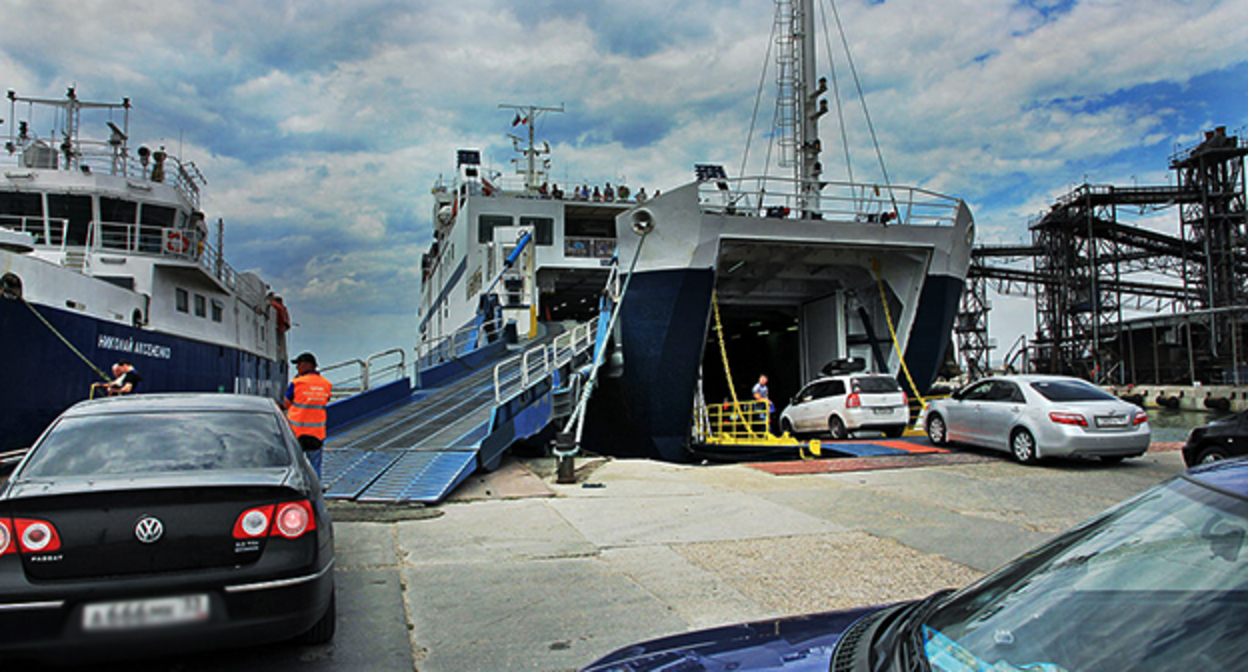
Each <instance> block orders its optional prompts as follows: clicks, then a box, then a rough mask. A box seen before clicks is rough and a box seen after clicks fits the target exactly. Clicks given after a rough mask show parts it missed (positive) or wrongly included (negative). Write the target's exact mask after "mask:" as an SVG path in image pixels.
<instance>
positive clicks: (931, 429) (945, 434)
mask: <svg viewBox="0 0 1248 672" xmlns="http://www.w3.org/2000/svg"><path fill="white" fill-rule="evenodd" d="M927 440H928V441H931V442H932V445H933V446H943V445H945V444H947V443H949V429H948V427H946V426H945V419H944V418H943V417H941V416H940V414H939V413H933V414H931V415H930V416H928V418H927Z"/></svg>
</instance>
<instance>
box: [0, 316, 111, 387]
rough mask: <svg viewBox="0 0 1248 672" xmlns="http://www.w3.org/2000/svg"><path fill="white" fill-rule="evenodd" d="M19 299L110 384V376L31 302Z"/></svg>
mask: <svg viewBox="0 0 1248 672" xmlns="http://www.w3.org/2000/svg"><path fill="white" fill-rule="evenodd" d="M18 298H19V299H21V302H22V303H24V304H26V307H27V308H29V309H30V312H31V313H34V315H35V317H37V318H39V321H40V322H42V323H43V326H45V327H47V328H48V329H49V330H50V331H51V332H52V333H53V334H55V335H56V337H57V338H59V339H60V340H61V342H62V343H64V344H65V347H67V348H69V349H70V351H71V352H73V353H74V354H75V355H78V359H81V360H82V361H83V362H84V363H85V364H86V365H87V366H89V367H91V370H92V371H95V372H96V373H97V374H99V376H100V379H101V380H103V381H105V382H109V381H111V380H112V378H110V377H109V376H108V374H106V373H104V372H103V371H101V370H100V367H98V366H96V365H95V363H94V362H92V361H91V360H89V359H87V357H86V355H83V354H82V353H81V352H79V351H78V348H75V347H74V344H73V343H70V342H69V339H68V338H65V336H64V335H63V334H61V332H59V331H57V329H56V327H54V326H52V323H51V322H49V321H48V320H47V318H45V317H44V316H43V315H40V314H39V311H37V310H35V307H34V306H32V305H31V304H30V302H29V301H27V300H26V297H24V296H19V297H18Z"/></svg>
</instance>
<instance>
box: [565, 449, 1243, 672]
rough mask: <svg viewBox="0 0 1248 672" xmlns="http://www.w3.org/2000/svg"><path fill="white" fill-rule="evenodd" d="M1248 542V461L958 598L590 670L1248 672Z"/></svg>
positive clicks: (1071, 534) (1175, 485)
mask: <svg viewBox="0 0 1248 672" xmlns="http://www.w3.org/2000/svg"><path fill="white" fill-rule="evenodd" d="M1246 541H1248V461H1245V460H1236V461H1233V462H1223V463H1220V464H1214V465H1208V466H1204V467H1201V468H1200V469H1196V470H1193V471H1191V472H1188V474H1186V475H1184V476H1180V477H1177V478H1174V479H1171V480H1169V481H1167V482H1165V483H1162V484H1161V485H1158V486H1156V487H1153V488H1151V489H1149V490H1147V491H1145V492H1143V493H1141V494H1139V495H1137V496H1136V497H1133V498H1132V499H1130V500H1128V501H1126V502H1124V503H1122V504H1119V505H1117V506H1115V507H1113V508H1111V509H1109V510H1108V511H1106V512H1104V513H1102V514H1101V515H1100V516H1098V517H1096V518H1093V519H1092V520H1090V521H1088V522H1086V523H1084V524H1082V525H1080V526H1078V527H1075V528H1074V529H1072V530H1070V531H1068V532H1066V533H1064V534H1062V535H1060V536H1058V537H1057V538H1056V539H1054V540H1052V541H1050V542H1049V543H1047V544H1045V545H1043V546H1041V547H1040V548H1038V549H1036V550H1034V551H1031V552H1029V553H1026V554H1024V555H1022V556H1021V557H1019V558H1017V559H1016V560H1014V561H1012V562H1010V563H1008V564H1006V565H1005V566H1004V567H1002V568H1000V569H998V570H997V571H995V572H993V573H992V574H990V575H988V576H986V577H984V578H983V579H981V580H979V581H977V582H976V583H974V584H972V585H970V586H968V587H966V588H963V589H962V590H960V591H957V592H948V591H944V592H939V593H936V594H934V595H932V596H930V597H928V598H926V599H923V600H918V601H915V602H905V603H901V604H893V605H886V606H877V607H867V608H863V609H856V610H853V611H842V612H828V613H824V614H815V615H811V616H801V617H794V618H787V619H779V620H773V621H764V622H759V623H751V624H746V625H737V626H727V627H722V628H716V629H712V630H703V631H700V632H694V633H689V634H683V635H676V636H673V637H668V638H665V639H658V640H652V641H648V642H641V643H639V644H635V645H632V646H628V647H625V648H623V649H620V650H618V651H616V652H614V653H611V654H608V655H607V656H606V657H604V658H602V659H601V660H599V661H597V662H595V663H593V664H591V665H590V666H589V667H588V668H586V670H587V671H588V672H642V671H646V670H650V671H656V672H657V671H658V670H738V671H739V672H746V671H747V670H784V671H785V672H798V671H801V672H827V671H829V670H831V671H832V672H859V671H862V672H865V671H868V670H870V671H871V672H902V671H906V672H909V671H921V670H930V671H933V672H1125V671H1127V670H1139V671H1145V670H1148V671H1152V670H1187V669H1191V670H1217V671H1229V670H1242V669H1244V661H1245V660H1248V547H1246V546H1245V542H1246ZM842 578H844V579H846V580H848V577H842Z"/></svg>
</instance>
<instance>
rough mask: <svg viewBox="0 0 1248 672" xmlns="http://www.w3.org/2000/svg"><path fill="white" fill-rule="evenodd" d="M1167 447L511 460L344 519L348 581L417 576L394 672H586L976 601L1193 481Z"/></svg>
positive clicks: (340, 530)
mask: <svg viewBox="0 0 1248 672" xmlns="http://www.w3.org/2000/svg"><path fill="white" fill-rule="evenodd" d="M1159 448H1161V447H1158V446H1155V450H1154V451H1152V452H1150V453H1148V454H1147V455H1145V456H1144V457H1142V458H1139V459H1135V460H1128V461H1127V462H1125V463H1123V464H1120V465H1112V466H1111V465H1101V464H1099V463H1095V462H1045V463H1042V464H1040V465H1038V466H1034V467H1022V466H1019V465H1017V464H1014V463H1012V462H1008V461H1006V460H1004V459H1000V458H997V457H995V456H992V455H983V454H978V455H977V454H974V453H972V454H969V455H968V454H961V453H955V454H954V456H952V457H951V458H950V459H948V460H945V461H940V460H930V459H924V460H921V461H916V462H913V463H905V462H902V463H901V464H900V465H896V464H887V465H885V464H884V463H873V462H871V461H870V459H868V460H867V461H866V462H863V463H861V464H859V465H858V467H857V468H856V469H857V470H851V471H831V470H830V469H832V467H830V466H820V465H808V466H806V467H802V468H797V467H794V468H791V469H783V468H781V469H779V470H777V469H776V468H775V465H776V464H777V463H769V464H768V465H756V466H750V465H714V466H696V465H672V464H665V463H658V462H651V461H645V460H585V461H583V462H580V463H578V475H579V477H580V482H578V483H577V484H575V485H558V484H555V483H554V482H553V474H552V473H551V472H552V471H553V464H552V462H551V461H550V460H549V459H546V460H536V459H534V460H524V461H518V460H511V459H509V460H508V461H507V462H505V463H504V466H503V467H502V468H501V469H500V470H499V471H497V472H495V473H493V474H489V475H486V476H480V475H478V476H474V477H473V478H472V479H471V480H470V481H469V482H468V483H466V484H465V485H463V486H461V487H460V489H459V490H458V491H457V492H456V493H455V494H454V496H453V498H452V500H450V501H448V502H445V503H443V504H441V505H439V506H437V507H430V508H429V509H425V510H416V509H410V510H407V511H405V512H400V514H399V515H393V516H390V517H389V518H385V519H383V520H385V522H352V521H353V520H365V519H370V516H369V515H363V516H353V515H352V511H351V510H350V509H347V508H344V509H341V510H340V511H339V512H338V514H337V515H338V517H337V518H336V520H335V530H336V533H337V548H338V555H339V562H340V564H339V568H338V574H339V576H340V577H342V579H345V581H344V582H343V583H340V585H342V586H344V587H345V586H346V585H351V582H352V578H353V575H355V574H357V573H358V574H360V575H361V576H372V577H374V579H375V580H384V578H385V577H390V576H397V577H398V583H399V586H398V592H399V593H400V594H401V601H402V604H403V606H404V611H405V618H406V624H405V626H406V628H407V635H408V637H409V639H410V644H411V650H412V657H411V658H410V659H407V660H401V659H400V658H397V657H396V658H394V659H392V660H393V663H394V667H393V668H392V669H396V670H399V669H404V670H410V669H412V667H411V666H413V665H414V667H415V669H416V670H419V671H420V672H458V671H465V672H478V671H482V670H542V671H551V670H575V669H577V668H579V667H580V666H583V665H585V664H588V663H589V662H591V661H593V660H594V659H596V658H598V657H599V656H601V655H603V654H606V653H607V652H609V651H611V650H613V649H615V648H617V647H619V646H622V645H625V644H628V643H630V642H633V641H636V640H639V639H644V638H649V637H656V636H660V635H666V634H671V633H676V632H681V631H685V630H689V629H692V628H702V627H709V626H713V625H719V624H724V623H731V622H737V621H742V620H751V619H760V618H767V617H770V616H777V615H786V614H797V613H805V612H813V611H821V610H826V609H835V608H844V607H850V606H855V605H860V604H870V603H879V602H888V601H894V600H899V599H905V598H914V597H920V596H923V595H926V594H928V593H930V592H932V591H934V590H937V589H940V588H944V587H954V586H960V585H963V584H965V583H967V582H969V581H972V580H974V579H976V578H978V577H979V576H981V575H982V574H983V573H984V572H986V571H988V570H991V569H992V568H994V567H996V566H997V565H999V564H1000V563H1002V562H1004V561H1005V560H1007V559H1009V558H1012V557H1014V556H1015V555H1017V554H1019V553H1021V552H1023V551H1025V550H1027V549H1029V548H1031V547H1032V546H1034V545H1036V544H1038V543H1040V542H1042V541H1044V540H1046V539H1048V538H1050V537H1051V536H1052V535H1053V534H1055V533H1057V532H1059V531H1061V530H1063V529H1065V528H1067V527H1069V526H1071V525H1074V524H1075V523H1078V522H1080V521H1082V520H1085V519H1087V518H1088V517H1090V516H1092V515H1094V514H1096V513H1097V512H1099V511H1101V510H1102V509H1104V508H1106V507H1108V506H1110V505H1111V504H1113V503H1115V502H1117V501H1120V500H1122V499H1124V498H1126V497H1128V496H1131V495H1133V494H1135V493H1137V492H1139V491H1140V490H1143V489H1144V488H1147V487H1149V486H1151V485H1153V484H1154V483H1157V482H1159V481H1161V480H1164V479H1165V478H1168V477H1170V476H1172V475H1174V474H1178V473H1180V472H1181V471H1182V469H1183V466H1182V460H1181V457H1180V455H1179V454H1178V453H1177V452H1176V451H1174V450H1173V447H1172V446H1170V447H1168V448H1169V449H1159ZM959 456H960V457H959ZM827 462H835V461H827ZM882 465H883V466H884V467H885V468H875V467H879V466H882ZM918 465H921V466H918ZM768 466H770V467H772V468H771V469H770V471H779V472H785V473H780V474H775V473H769V471H768V470H765V469H767V468H768ZM838 468H839V467H838ZM791 471H797V472H801V471H807V472H812V473H787V472H791ZM372 519H376V518H372ZM341 593H342V589H341V588H340V599H341V598H342V597H344V596H343V595H341ZM392 601H393V600H392V599H388V600H387V602H392ZM379 607H380V605H379ZM403 617H404V616H401V615H400V614H398V613H395V614H394V615H393V618H394V619H399V618H403ZM374 618H375V619H377V620H378V622H385V621H386V618H385V617H384V616H383V615H381V614H374ZM341 620H342V619H340V625H341ZM394 625H396V624H395V623H393V622H390V623H389V624H388V626H387V627H390V628H391V629H392V627H393V626H394ZM327 657H328V658H329V659H330V660H333V658H334V654H333V652H332V651H331V652H327ZM338 663H339V665H335V666H334V667H335V668H336V669H353V668H351V667H350V666H349V664H348V665H346V666H344V665H342V664H343V663H347V661H346V660H343V659H339V660H338ZM373 669H381V668H373ZM387 669H391V668H387Z"/></svg>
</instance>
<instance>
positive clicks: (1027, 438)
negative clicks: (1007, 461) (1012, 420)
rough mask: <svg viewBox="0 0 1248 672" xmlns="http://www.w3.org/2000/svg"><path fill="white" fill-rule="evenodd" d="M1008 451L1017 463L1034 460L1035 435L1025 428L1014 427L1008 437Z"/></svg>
mask: <svg viewBox="0 0 1248 672" xmlns="http://www.w3.org/2000/svg"><path fill="white" fill-rule="evenodd" d="M1010 452H1011V453H1013V454H1014V459H1016V460H1018V463H1019V464H1031V463H1033V462H1035V461H1036V437H1034V436H1032V435H1031V432H1029V431H1027V430H1026V429H1021V428H1020V429H1016V430H1014V434H1013V435H1012V436H1011V437H1010Z"/></svg>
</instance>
